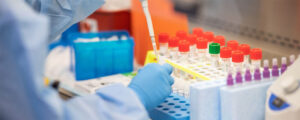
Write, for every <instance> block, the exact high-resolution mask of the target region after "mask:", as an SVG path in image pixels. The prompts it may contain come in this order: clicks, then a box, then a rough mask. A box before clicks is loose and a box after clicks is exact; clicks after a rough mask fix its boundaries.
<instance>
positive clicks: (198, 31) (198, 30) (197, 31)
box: [193, 28, 203, 38]
mask: <svg viewBox="0 0 300 120" xmlns="http://www.w3.org/2000/svg"><path fill="white" fill-rule="evenodd" d="M193 34H194V35H196V36H197V37H199V38H200V37H202V35H203V29H202V28H194V29H193Z"/></svg>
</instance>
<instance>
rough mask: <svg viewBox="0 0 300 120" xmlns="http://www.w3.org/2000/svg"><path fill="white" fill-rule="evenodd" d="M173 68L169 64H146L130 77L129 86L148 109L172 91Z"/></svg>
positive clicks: (160, 101)
mask: <svg viewBox="0 0 300 120" xmlns="http://www.w3.org/2000/svg"><path fill="white" fill-rule="evenodd" d="M172 71H173V68H172V66H171V65H169V64H164V65H159V64H148V65H147V66H145V67H144V68H143V69H141V70H140V71H139V73H138V74H137V75H136V76H135V77H134V78H133V79H132V81H131V83H130V84H129V86H128V87H129V88H131V89H133V90H134V91H135V92H136V93H137V94H138V96H139V98H140V100H141V101H142V103H143V104H144V105H145V107H146V109H147V110H148V111H150V110H152V109H153V108H155V107H156V106H157V105H159V104H160V103H162V102H163V101H164V100H165V98H166V97H168V96H169V95H170V94H171V92H172V88H171V86H172V84H173V83H174V79H173V78H172V77H171V76H170V74H171V73H172Z"/></svg>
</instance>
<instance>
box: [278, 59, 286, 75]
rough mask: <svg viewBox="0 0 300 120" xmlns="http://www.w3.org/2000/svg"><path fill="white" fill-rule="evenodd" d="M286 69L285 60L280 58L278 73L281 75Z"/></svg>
mask: <svg viewBox="0 0 300 120" xmlns="http://www.w3.org/2000/svg"><path fill="white" fill-rule="evenodd" d="M286 69H287V59H286V57H282V58H281V68H280V73H281V74H283V73H284V72H285V70H286Z"/></svg>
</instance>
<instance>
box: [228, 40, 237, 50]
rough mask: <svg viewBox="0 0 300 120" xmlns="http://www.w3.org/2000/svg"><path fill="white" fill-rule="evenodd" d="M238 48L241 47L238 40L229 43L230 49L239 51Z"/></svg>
mask: <svg viewBox="0 0 300 120" xmlns="http://www.w3.org/2000/svg"><path fill="white" fill-rule="evenodd" d="M238 46H239V42H238V41H236V40H229V41H227V47H230V48H231V49H232V50H237V48H238Z"/></svg>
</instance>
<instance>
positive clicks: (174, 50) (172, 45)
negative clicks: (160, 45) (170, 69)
mask: <svg viewBox="0 0 300 120" xmlns="http://www.w3.org/2000/svg"><path fill="white" fill-rule="evenodd" d="M178 44H179V38H178V37H172V38H170V39H169V42H168V47H169V58H170V59H177V58H178V53H179V52H178V46H179V45H178Z"/></svg>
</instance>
